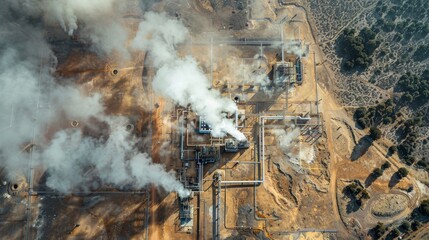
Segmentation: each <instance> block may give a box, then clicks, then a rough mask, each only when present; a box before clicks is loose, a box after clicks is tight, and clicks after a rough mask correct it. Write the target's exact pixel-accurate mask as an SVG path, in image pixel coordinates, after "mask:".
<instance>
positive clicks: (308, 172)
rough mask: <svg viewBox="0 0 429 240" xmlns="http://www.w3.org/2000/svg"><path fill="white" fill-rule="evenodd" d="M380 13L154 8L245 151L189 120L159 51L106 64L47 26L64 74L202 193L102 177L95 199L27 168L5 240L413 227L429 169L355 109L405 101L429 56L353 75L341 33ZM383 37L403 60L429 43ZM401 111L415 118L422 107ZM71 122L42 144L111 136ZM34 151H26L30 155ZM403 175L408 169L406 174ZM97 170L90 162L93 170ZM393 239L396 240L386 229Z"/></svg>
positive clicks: (200, 0)
mask: <svg viewBox="0 0 429 240" xmlns="http://www.w3.org/2000/svg"><path fill="white" fill-rule="evenodd" d="M137 4H138V2H137V1H131V0H130V1H129V4H127V6H126V7H125V8H124V9H120V11H122V12H123V19H122V21H121V24H122V25H124V26H126V29H127V31H128V32H129V33H130V35H131V36H133V37H134V35H136V32H137V31H138V30H137V27H138V23H139V22H140V21H141V20H142V18H143V14H144V13H143V10H141V9H140V8H136V5H137ZM389 4H390V3H387V5H389ZM379 5H380V3H379V2H378V1H372V0H358V1H336V0H332V1H318V0H308V1H304V0H302V1H273V0H271V1H270V0H261V1H259V0H258V1H256V0H255V1H239V0H227V1H220V0H183V1H177V2H175V1H166V2H162V3H160V4H155V5H154V7H153V8H154V9H152V10H154V11H159V12H165V13H166V14H167V15H168V16H169V18H171V19H177V20H179V21H180V22H182V23H183V25H184V26H186V28H187V29H188V30H189V36H188V37H187V38H186V40H185V41H183V42H182V43H180V44H177V46H176V45H175V46H174V47H175V48H177V55H178V56H179V57H186V56H192V57H193V58H194V59H195V61H196V62H197V66H198V67H199V69H201V72H202V75H203V76H204V77H205V78H207V79H208V81H210V87H209V88H210V89H214V90H216V91H218V92H219V94H218V95H216V96H219V98H220V97H224V98H226V99H229V100H233V101H234V102H235V104H236V106H237V110H236V116H234V115H233V114H230V115H229V114H227V113H224V112H222V114H224V115H226V116H227V117H229V119H234V118H235V120H234V121H236V122H235V128H237V129H239V130H240V132H241V133H243V134H244V135H245V137H246V138H247V143H248V146H247V147H243V148H237V149H236V150H234V149H233V150H231V149H229V150H228V149H227V144H228V140H231V137H230V136H228V137H213V136H211V135H210V134H205V133H201V127H200V126H199V124H200V125H201V121H202V120H201V119H202V118H204V117H205V116H202V115H198V114H196V113H195V112H193V111H192V110H191V109H192V106H190V105H191V104H187V106H186V105H185V106H183V105H182V106H179V104H178V103H177V102H175V101H173V100H172V99H170V98H169V97H170V96H165V95H164V96H163V95H162V94H158V93H157V92H156V91H155V90H154V89H153V88H154V85H153V80H154V78H155V77H156V75H157V69H156V67H155V66H156V61H155V60H154V59H155V58H156V57H154V55H151V50H152V49H151V50H149V51H134V52H132V53H131V56H130V57H129V58H123V57H122V56H120V54H119V53H112V54H111V55H108V56H106V55H104V56H103V55H101V56H100V55H98V54H97V53H95V52H93V51H91V49H89V47H88V46H87V43H86V42H85V41H84V40H83V39H79V38H71V37H69V36H66V35H64V33H62V34H61V32H62V31H59V30H58V32H56V31H54V30H53V31H50V32H47V33H46V35H47V38H48V39H50V44H51V45H53V51H54V53H55V54H56V55H57V59H58V66H57V69H56V71H55V73H54V74H55V75H56V76H58V77H60V78H64V79H69V80H68V81H75V83H76V84H77V85H78V86H79V89H80V90H81V91H82V92H83V93H85V94H87V95H94V94H100V95H101V96H102V99H103V100H102V103H103V106H104V108H105V114H107V115H112V116H118V117H123V119H124V121H123V122H121V124H123V125H124V126H125V127H126V130H127V131H128V132H129V133H131V135H132V136H133V138H137V139H139V140H138V141H136V143H137V147H136V148H137V149H138V150H139V151H140V152H147V153H148V154H149V155H150V156H151V159H152V160H151V161H152V163H153V164H161V165H163V166H164V167H165V169H166V171H172V172H170V174H172V175H174V176H175V178H177V179H178V181H180V183H181V184H183V185H184V186H185V188H188V189H192V191H193V193H192V194H191V196H190V197H183V198H182V197H179V194H178V193H176V192H168V191H166V190H165V189H163V188H161V187H156V186H155V185H152V184H148V185H146V186H144V187H142V188H141V189H135V188H132V187H129V186H123V188H120V189H118V188H117V187H115V186H110V185H101V180H99V181H98V180H97V179H95V180H94V181H93V183H92V184H93V186H88V187H87V186H82V187H83V189H85V190H86V191H83V190H82V191H81V190H80V189H77V190H76V191H75V192H73V193H72V194H66V195H64V194H60V193H58V192H56V191H54V190H52V189H50V188H49V187H47V184H46V181H47V178H48V177H49V173H48V172H47V170H46V169H44V168H43V167H39V168H36V169H33V167H29V169H30V170H29V171H28V172H29V176H28V177H26V176H25V174H28V173H22V174H17V176H16V180H14V181H13V182H6V181H5V182H4V183H1V185H0V194H1V196H0V197H1V199H0V223H1V224H0V233H1V234H2V235H4V236H6V235H7V236H8V239H22V238H26V239H373V238H375V237H374V234H373V233H372V232H371V231H372V230H371V229H373V228H374V227H375V226H376V225H377V224H378V223H383V224H384V225H385V226H389V228H390V229H391V230H393V229H394V228H399V227H398V226H399V225H401V224H402V223H403V222H405V221H410V222H411V221H412V220H413V219H412V218H413V216H414V215H415V214H416V211H417V210H416V209H417V208H418V207H419V206H420V204H421V202H422V201H423V200H425V199H427V198H428V194H429V190H428V189H429V188H428V186H427V184H428V182H429V177H428V174H427V173H426V172H425V171H423V170H419V169H417V168H414V166H407V165H406V164H404V162H403V161H402V160H401V159H400V157H399V156H398V154H396V153H393V154H388V150H387V149H388V147H389V146H391V145H392V143H393V142H395V141H396V140H397V139H396V138H395V136H396V135H395V133H394V132H395V131H396V130H395V129H394V128H395V126H394V125H393V124H392V125H388V126H384V127H383V128H382V130H383V136H382V138H380V139H378V140H374V139H371V138H370V137H369V134H368V130H367V129H362V128H360V127H359V126H357V124H356V123H355V121H354V119H353V117H352V115H353V112H354V109H355V108H356V107H357V106H367V107H368V106H375V105H377V104H378V103H380V102H382V101H383V100H385V99H387V98H390V97H392V96H396V95H397V93H394V91H393V87H394V86H393V85H394V84H395V82H396V80H394V79H396V78H398V77H399V76H400V74H401V72H402V71H407V70H410V69H414V68H416V69H418V71H420V72H421V71H422V70H423V69H424V68H425V67H427V62H428V61H429V60H427V59H425V60H422V61H416V62H413V64H415V65H413V64H411V63H407V62H406V60H404V61H401V62H397V61H395V59H394V57H391V58H389V59H387V58H386V57H384V58H383V57H377V59H376V61H374V63H373V64H372V65H371V66H370V67H369V68H368V69H366V70H365V71H363V72H355V73H352V74H348V73H344V72H343V71H342V70H341V61H342V60H341V59H340V58H339V57H338V56H337V54H336V51H335V44H336V41H337V39H338V38H339V36H340V35H341V34H342V32H343V30H344V29H345V28H351V27H362V26H367V25H373V24H375V23H376V20H377V16H376V14H377V13H375V12H374V11H375V9H376V8H377V6H379ZM389 6H390V5H389ZM380 8H382V7H381V6H380ZM425 19H427V18H426V17H425V18H423V20H425ZM380 35H382V36H381V37H382V38H383V39H384V42H383V46H384V47H385V48H386V49H388V50H387V53H386V54H387V55H389V54H393V55H394V56H395V57H396V58H398V57H399V56H401V55H402V54H404V52H406V51H407V49H408V48H409V46H410V45H412V44H420V45H421V44H424V40H425V39H427V37H426V38H421V39H417V38H415V39H412V40H411V41H410V42H408V43H406V44H402V43H398V42H394V43H392V44H390V45H388V44H387V42H389V39H392V38H393V37H394V33H393V32H391V33H380ZM169 40H171V39H169ZM127 44H131V43H127ZM127 47H129V46H127ZM155 47H156V46H154V48H155ZM380 51H381V48H379V49H377V50H376V52H375V55H376V56H379V55H380ZM282 58H283V59H282ZM407 59H408V60H412V56H409V57H408V58H407ZM298 61H299V62H300V63H301V66H302V68H301V69H302V75H301V76H300V77H302V83H301V82H300V83H290V82H286V83H282V84H278V83H276V81H277V80H276V79H275V76H276V69H275V66H276V64H278V63H284V62H288V63H289V62H290V63H294V64H296V63H297V62H298ZM392 64H393V65H394V66H392V67H389V66H390V65H392ZM292 68H293V71H297V68H295V65H293V67H292ZM376 69H385V70H383V76H381V77H375V76H374V71H375V70H376ZM291 71H292V70H291ZM291 75H293V77H292V78H296V77H297V76H298V75H300V74H299V73H296V72H294V73H293V74H291ZM174 77H176V76H174ZM289 77H290V76H289ZM178 79H179V76H178ZM177 81H179V80H177ZM395 94H396V95H395ZM212 105H213V106H215V105H216V104H215V103H212ZM209 107H211V106H209ZM401 111H402V112H403V113H404V115H405V116H407V114H409V115H412V114H413V111H414V110H413V109H410V108H408V107H405V108H404V109H402V110H401ZM60 119H63V122H61V121H58V122H57V123H55V124H52V125H50V126H47V127H46V129H47V130H46V133H45V134H44V135H46V136H44V138H46V139H50V138H52V136H53V134H54V133H55V132H56V131H57V130H58V129H82V132H84V133H85V135H89V136H97V137H98V139H103V137H105V136H106V135H107V134H108V132H109V131H110V129H109V126H108V124H107V123H103V122H98V121H97V120H94V122H84V121H81V119H67V118H66V117H61V118H60ZM74 121H75V122H74ZM94 126H96V127H94ZM124 126H123V127H124ZM208 128H210V126H209V127H208ZM419 129H420V130H421V132H422V134H421V136H419V142H421V144H420V145H419V146H420V148H419V149H421V150H422V151H423V152H425V151H426V145H425V144H423V138H424V133H423V130H425V129H426V127H423V126H422V127H420V128H419ZM426 130H427V129H426ZM40 138H42V137H40ZM125 140H126V141H128V140H129V139H125ZM32 148H33V145H32V144H30V145H27V146H25V147H24V148H23V150H22V152H31V149H32ZM207 149H209V150H208V155H209V156H204V154H205V150H207ZM213 152H214V153H213ZM210 154H212V155H210ZM213 159H215V160H213ZM386 163H387V164H388V167H384V168H383V167H382V166H384V164H386ZM404 167H405V168H406V169H407V170H408V171H409V173H408V172H407V174H408V175H407V176H403V177H402V176H400V174H399V169H401V168H404ZM377 168H378V170H380V169H382V170H380V171H381V174H380V175H379V176H378V175H376V173H375V172H376V171H375V170H376V169H377ZM96 171H97V170H95V169H94V168H91V167H88V169H86V172H85V174H87V175H92V174H94V175H96V173H97V172H96ZM2 174H4V173H2ZM88 189H89V191H87V190H88ZM356 189H357V190H356ZM365 195H367V196H365ZM188 211H189V212H190V213H189V214H188ZM413 214H414V215H413ZM424 217H425V216H423V217H422V219H423V221H422V222H423V226H421V227H420V228H419V229H417V230H415V231H409V232H408V233H407V232H405V230H403V229H402V228H401V230H400V235H401V236H403V237H404V238H409V239H425V238H426V237H427V236H428V234H429V230H428V227H427V226H428V225H427V221H426V220H425V218H424ZM425 221H426V222H425ZM398 231H399V230H398ZM383 234H384V235H383V236H382V237H383V238H386V239H389V238H388V236H389V234H390V233H388V232H386V233H383Z"/></svg>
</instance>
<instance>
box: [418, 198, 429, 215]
mask: <svg viewBox="0 0 429 240" xmlns="http://www.w3.org/2000/svg"><path fill="white" fill-rule="evenodd" d="M419 211H420V212H421V213H422V214H423V215H426V216H429V200H423V201H422V203H421V204H420V207H419Z"/></svg>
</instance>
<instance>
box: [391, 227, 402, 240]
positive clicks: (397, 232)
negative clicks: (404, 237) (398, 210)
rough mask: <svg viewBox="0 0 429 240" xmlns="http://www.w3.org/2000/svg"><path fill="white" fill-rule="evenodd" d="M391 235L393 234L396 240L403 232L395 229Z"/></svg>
mask: <svg viewBox="0 0 429 240" xmlns="http://www.w3.org/2000/svg"><path fill="white" fill-rule="evenodd" d="M390 234H392V237H394V238H395V237H398V236H399V234H401V232H400V231H399V230H398V229H397V228H395V229H393V230H392V231H391V232H390Z"/></svg>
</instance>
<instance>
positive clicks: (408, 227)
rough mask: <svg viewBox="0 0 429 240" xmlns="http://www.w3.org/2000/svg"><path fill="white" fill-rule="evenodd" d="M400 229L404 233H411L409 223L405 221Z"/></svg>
mask: <svg viewBox="0 0 429 240" xmlns="http://www.w3.org/2000/svg"><path fill="white" fill-rule="evenodd" d="M401 227H402V228H403V229H404V230H405V231H406V232H409V231H411V223H410V222H408V221H407V220H405V221H404V222H403V223H402V224H401Z"/></svg>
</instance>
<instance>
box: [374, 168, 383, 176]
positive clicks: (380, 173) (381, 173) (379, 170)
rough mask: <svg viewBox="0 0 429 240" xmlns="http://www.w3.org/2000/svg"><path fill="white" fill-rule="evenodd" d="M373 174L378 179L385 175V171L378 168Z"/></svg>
mask: <svg viewBox="0 0 429 240" xmlns="http://www.w3.org/2000/svg"><path fill="white" fill-rule="evenodd" d="M372 174H374V177H376V178H378V177H381V175H383V171H382V170H381V169H380V168H376V169H374V171H372Z"/></svg>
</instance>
